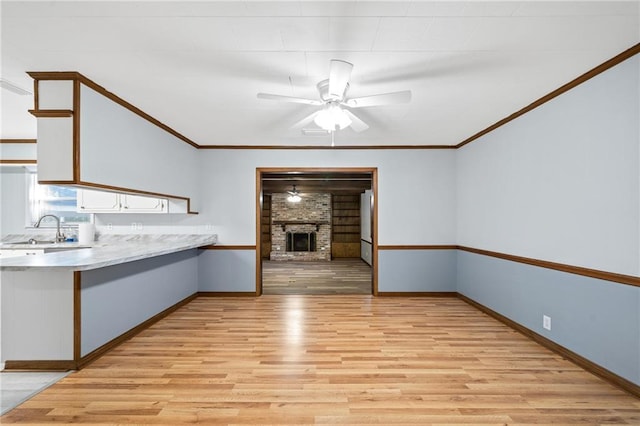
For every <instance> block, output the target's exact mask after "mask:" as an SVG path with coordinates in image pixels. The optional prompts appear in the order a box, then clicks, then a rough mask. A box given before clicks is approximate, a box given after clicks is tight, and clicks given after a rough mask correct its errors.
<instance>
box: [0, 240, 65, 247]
mask: <svg viewBox="0 0 640 426" xmlns="http://www.w3.org/2000/svg"><path fill="white" fill-rule="evenodd" d="M55 243H56V242H55V241H45V240H34V239H31V240H28V241H9V242H6V243H2V245H3V246H12V245H13V246H15V245H19V244H21V245H25V244H28V245H32V246H37V245H42V244H55Z"/></svg>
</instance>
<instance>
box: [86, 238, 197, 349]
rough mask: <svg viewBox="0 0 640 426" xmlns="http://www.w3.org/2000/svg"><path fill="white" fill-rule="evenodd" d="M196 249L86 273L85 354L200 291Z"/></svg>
mask: <svg viewBox="0 0 640 426" xmlns="http://www.w3.org/2000/svg"><path fill="white" fill-rule="evenodd" d="M197 263H198V258H197V250H187V251H183V252H179V253H174V254H168V255H164V256H159V257H154V258H150V259H144V260H140V261H137V262H130V263H124V264H121V265H116V266H110V267H106V268H101V269H94V270H91V271H84V272H82V342H81V352H82V353H81V355H82V356H85V355H87V354H88V353H90V352H91V351H93V350H95V349H97V348H99V347H100V346H102V345H104V344H105V343H107V342H109V341H110V340H112V339H114V338H116V337H118V336H119V335H121V334H123V333H125V332H127V331H128V330H130V329H131V328H133V327H135V326H137V325H138V324H140V323H142V322H144V321H146V320H147V319H149V318H151V317H153V316H154V315H156V314H158V313H160V312H162V311H163V310H165V309H167V308H169V307H171V306H173V305H175V304H176V303H178V302H180V301H181V300H183V299H185V298H187V297H189V296H191V295H192V294H194V293H195V292H197V291H198V277H197V273H198V265H197Z"/></svg>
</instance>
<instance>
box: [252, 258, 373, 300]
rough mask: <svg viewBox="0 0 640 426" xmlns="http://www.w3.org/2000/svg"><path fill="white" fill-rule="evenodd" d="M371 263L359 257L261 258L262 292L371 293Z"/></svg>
mask: <svg viewBox="0 0 640 426" xmlns="http://www.w3.org/2000/svg"><path fill="white" fill-rule="evenodd" d="M371 280H372V277H371V267H370V266H369V265H367V264H366V263H364V261H362V260H360V259H334V260H332V261H331V262H289V261H286V262H281V261H270V260H263V261H262V292H263V294H372V293H373V291H372V287H371Z"/></svg>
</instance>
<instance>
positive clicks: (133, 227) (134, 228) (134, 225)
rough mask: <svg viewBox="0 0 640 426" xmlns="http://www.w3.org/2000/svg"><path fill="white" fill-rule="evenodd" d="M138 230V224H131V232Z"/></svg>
mask: <svg viewBox="0 0 640 426" xmlns="http://www.w3.org/2000/svg"><path fill="white" fill-rule="evenodd" d="M136 229H138V224H137V223H135V222H131V230H132V231H135V230H136Z"/></svg>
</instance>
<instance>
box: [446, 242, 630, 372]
mask: <svg viewBox="0 0 640 426" xmlns="http://www.w3.org/2000/svg"><path fill="white" fill-rule="evenodd" d="M457 273H458V283H457V288H458V292H459V293H461V294H463V295H465V296H467V297H469V298H470V299H473V300H475V301H476V302H478V303H481V304H483V305H485V306H487V307H488V308H491V309H493V310H494V311H496V312H498V313H500V314H502V315H504V316H506V317H507V318H509V319H511V320H513V321H515V322H517V323H519V324H521V325H524V326H525V327H527V328H529V329H530V330H533V331H535V332H536V333H538V334H541V335H542V336H544V337H547V338H548V339H551V340H552V341H554V342H556V343H558V344H560V345H562V346H564V347H565V348H567V349H570V350H572V351H573V352H576V353H578V354H580V355H581V356H583V357H585V358H587V359H589V360H591V361H593V362H595V363H596V364H598V365H601V366H603V367H605V368H606V369H608V370H610V371H612V372H614V373H616V374H618V375H620V376H622V377H624V378H626V379H628V380H630V381H632V382H634V383H637V384H640V288H638V287H633V286H629V285H623V284H618V283H612V282H609V281H603V280H598V279H595V278H589V277H584V276H580V275H576V274H569V273H566V272H561V271H555V270H551V269H546V268H541V267H537V266H531V265H526V264H522V263H516V262H511V261H508V260H502V259H497V258H494V257H489V256H484V255H480V254H475V253H469V252H464V251H458V259H457ZM543 315H547V316H550V317H551V331H547V330H545V329H544V328H543V327H542V316H543Z"/></svg>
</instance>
